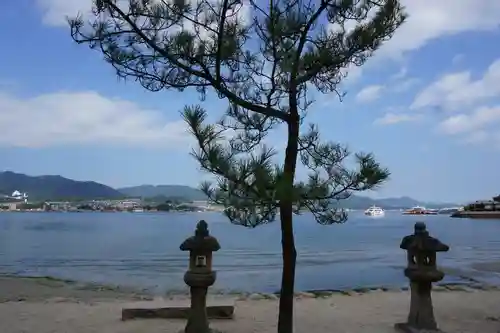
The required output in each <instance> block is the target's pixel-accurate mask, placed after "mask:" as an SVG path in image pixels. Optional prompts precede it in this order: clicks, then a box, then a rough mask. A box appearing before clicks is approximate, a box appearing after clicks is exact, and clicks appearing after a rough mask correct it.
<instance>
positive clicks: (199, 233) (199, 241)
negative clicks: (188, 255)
mask: <svg viewBox="0 0 500 333" xmlns="http://www.w3.org/2000/svg"><path fill="white" fill-rule="evenodd" d="M180 249H181V250H182V251H207V252H213V251H218V250H219V249H220V245H219V242H218V241H217V239H216V238H215V237H213V236H210V233H209V231H208V224H207V222H205V221H204V220H201V221H200V222H198V224H197V225H196V230H195V233H194V236H191V237H189V238H188V239H186V240H185V241H184V242H183V243H182V244H181V246H180Z"/></svg>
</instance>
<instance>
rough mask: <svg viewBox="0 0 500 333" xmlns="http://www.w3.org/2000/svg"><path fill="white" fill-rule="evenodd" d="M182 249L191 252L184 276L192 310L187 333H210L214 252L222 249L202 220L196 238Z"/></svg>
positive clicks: (187, 241) (186, 242)
mask: <svg viewBox="0 0 500 333" xmlns="http://www.w3.org/2000/svg"><path fill="white" fill-rule="evenodd" d="M180 249H181V250H182V251H189V268H188V270H187V272H186V274H184V282H186V284H187V285H188V286H189V287H190V292H191V309H190V311H189V316H188V322H187V325H186V329H185V333H209V332H210V328H209V325H208V317H207V308H206V302H207V290H208V287H210V286H211V285H213V284H214V282H215V278H216V272H214V271H212V252H214V251H218V250H219V249H220V245H219V242H218V241H217V239H215V238H214V237H212V236H210V234H209V232H208V225H207V222H205V221H203V220H201V221H200V222H198V224H197V225H196V231H195V233H194V236H191V237H189V238H188V239H186V240H185V241H184V242H183V243H182V244H181V246H180Z"/></svg>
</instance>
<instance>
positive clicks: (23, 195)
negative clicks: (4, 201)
mask: <svg viewBox="0 0 500 333" xmlns="http://www.w3.org/2000/svg"><path fill="white" fill-rule="evenodd" d="M11 198H13V199H16V200H23V201H24V202H25V203H26V202H28V194H27V193H21V192H19V191H17V190H16V191H14V192H12V195H11Z"/></svg>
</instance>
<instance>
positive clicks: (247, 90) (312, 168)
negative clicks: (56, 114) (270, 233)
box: [70, 0, 405, 333]
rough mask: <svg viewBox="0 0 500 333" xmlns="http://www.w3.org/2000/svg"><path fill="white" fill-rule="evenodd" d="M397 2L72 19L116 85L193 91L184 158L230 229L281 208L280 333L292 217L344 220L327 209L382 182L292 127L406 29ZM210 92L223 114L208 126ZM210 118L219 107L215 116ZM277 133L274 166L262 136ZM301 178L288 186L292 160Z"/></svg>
mask: <svg viewBox="0 0 500 333" xmlns="http://www.w3.org/2000/svg"><path fill="white" fill-rule="evenodd" d="M404 19H405V14H404V11H403V8H402V6H401V5H400V3H399V1H398V0H268V1H264V0H190V1H187V0H95V3H94V7H93V16H92V17H91V19H90V20H87V18H86V17H84V16H80V17H78V18H76V19H73V20H70V25H71V35H72V37H73V39H74V40H75V41H76V42H78V43H85V44H88V45H89V46H90V47H91V48H93V49H97V50H99V51H100V52H101V53H102V54H103V56H104V59H105V60H106V61H107V62H108V63H110V64H111V65H112V66H113V67H114V68H115V69H116V73H117V75H118V76H119V77H121V78H125V79H133V80H137V81H138V82H139V83H140V84H141V85H142V86H143V87H145V88H146V89H148V90H151V91H160V90H163V89H177V90H179V91H183V90H184V89H186V88H195V89H196V90H197V91H198V92H199V93H200V97H201V102H200V105H191V106H187V107H186V108H185V110H184V111H183V117H184V119H185V121H186V122H187V124H188V125H189V128H190V130H191V132H192V134H193V135H194V137H195V138H196V141H197V143H198V148H197V149H195V151H194V152H193V156H194V157H195V158H196V159H197V160H198V161H199V163H200V165H201V168H202V169H204V170H205V171H208V172H209V173H212V174H214V175H215V177H216V181H215V184H210V183H206V184H204V185H203V190H204V192H205V193H206V194H207V195H208V196H209V198H210V199H211V200H212V201H214V202H216V203H218V204H222V205H224V206H225V213H226V215H227V217H228V218H229V219H230V220H231V221H232V222H233V223H236V224H241V225H244V226H249V227H255V226H257V225H260V224H263V223H268V222H271V221H273V220H274V219H275V218H276V217H277V214H278V212H279V215H280V217H279V219H280V222H281V224H280V225H281V244H282V251H283V275H282V283H281V295H280V308H279V319H278V331H279V332H280V333H291V332H292V331H293V320H292V316H293V292H294V277H295V263H296V249H295V242H294V234H293V213H294V212H295V213H299V212H300V211H301V210H302V209H307V210H309V211H311V212H312V214H313V215H314V217H315V219H316V220H317V221H318V222H319V223H322V224H331V223H338V222H344V221H345V220H346V214H345V212H344V211H343V210H341V209H340V210H339V209H337V207H336V205H335V202H336V201H338V200H342V199H345V198H347V197H349V196H350V195H351V194H352V193H353V192H356V191H364V190H369V189H373V188H375V187H377V186H378V185H380V184H382V183H383V182H384V181H385V180H387V178H388V177H389V171H388V170H387V169H385V168H382V167H381V166H380V165H379V163H378V162H377V161H376V160H375V158H374V156H373V155H372V154H370V153H357V154H354V155H353V157H354V160H355V162H356V164H357V166H356V167H351V168H350V167H349V166H348V165H349V163H347V158H348V157H349V156H350V152H349V150H348V149H347V147H345V146H343V145H341V144H339V143H335V142H324V141H322V140H321V138H320V135H319V131H318V127H317V126H316V125H314V124H311V125H309V126H308V127H307V128H306V129H303V130H302V131H301V127H302V125H303V123H304V121H305V117H306V115H307V111H308V110H309V109H310V107H311V105H312V103H313V96H314V94H316V93H325V94H327V93H328V94H333V95H338V97H340V98H341V97H342V96H343V93H342V91H341V87H340V83H341V81H342V79H343V78H345V76H346V75H347V74H348V71H349V69H350V68H352V67H353V66H361V65H362V64H364V63H365V61H366V60H367V59H368V58H369V57H370V56H371V55H372V54H373V52H374V51H376V50H377V49H378V48H379V47H380V46H381V45H382V43H383V42H384V41H386V40H388V39H389V38H390V37H391V36H392V35H393V33H394V32H395V31H396V29H397V28H398V27H399V26H400V25H401V24H402V23H403V21H404ZM209 92H215V93H216V94H217V95H218V96H219V97H220V98H223V99H225V100H226V101H227V102H228V105H227V111H226V112H225V115H224V117H222V119H220V121H218V122H217V123H210V122H208V121H207V118H208V114H209V112H213V111H207V110H206V109H205V107H206V105H203V100H204V98H205V96H206V94H207V93H209ZM214 111H217V110H214ZM279 126H283V127H285V128H286V133H287V134H286V148H285V149H284V158H283V162H282V163H278V161H277V160H276V157H275V156H276V151H275V149H273V147H272V143H269V142H267V145H266V144H265V143H266V141H265V139H266V136H267V135H268V133H269V132H270V131H271V130H272V129H275V128H276V127H279ZM299 159H300V162H301V163H302V164H303V165H304V166H305V167H306V168H307V169H308V170H309V176H308V178H307V179H306V180H298V179H296V170H297V162H298V160H299Z"/></svg>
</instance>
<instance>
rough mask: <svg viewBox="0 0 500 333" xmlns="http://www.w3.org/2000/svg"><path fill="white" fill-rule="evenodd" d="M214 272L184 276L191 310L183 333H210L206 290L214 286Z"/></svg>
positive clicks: (188, 273)
mask: <svg viewBox="0 0 500 333" xmlns="http://www.w3.org/2000/svg"><path fill="white" fill-rule="evenodd" d="M215 277H216V274H215V272H208V271H207V272H191V271H187V272H186V274H184V282H186V284H187V285H188V286H189V287H190V292H191V310H190V311H189V317H188V322H187V325H186V328H185V330H184V332H185V333H210V332H211V330H210V327H209V325H208V316H207V290H208V287H210V286H211V285H213V284H214V282H215Z"/></svg>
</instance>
